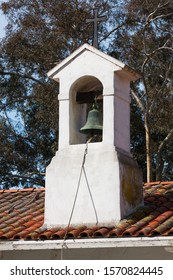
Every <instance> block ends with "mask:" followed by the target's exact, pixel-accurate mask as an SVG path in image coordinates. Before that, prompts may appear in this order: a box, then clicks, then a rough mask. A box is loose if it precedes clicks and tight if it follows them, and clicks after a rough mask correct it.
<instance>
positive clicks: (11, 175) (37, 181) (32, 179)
mask: <svg viewBox="0 0 173 280" xmlns="http://www.w3.org/2000/svg"><path fill="white" fill-rule="evenodd" d="M5 176H8V177H12V178H18V179H19V180H20V179H21V180H22V179H24V180H26V181H28V180H29V181H31V182H33V183H35V184H37V185H40V186H43V187H45V184H44V183H43V182H41V181H40V180H38V179H35V178H32V177H28V176H24V175H17V174H4V175H3V176H2V175H1V177H5ZM3 180H4V178H3ZM7 180H8V181H9V178H6V180H4V181H7Z"/></svg>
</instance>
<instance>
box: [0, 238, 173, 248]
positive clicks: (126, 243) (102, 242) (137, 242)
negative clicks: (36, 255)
mask: <svg viewBox="0 0 173 280" xmlns="http://www.w3.org/2000/svg"><path fill="white" fill-rule="evenodd" d="M64 244H65V245H66V246H64ZM150 246H152V247H153V246H154V247H173V236H167V237H133V238H99V239H96V238H92V239H75V240H73V239H67V240H65V241H64V240H63V239H62V240H48V241H47V240H44V241H24V240H22V241H21V240H20V241H4V242H1V243H0V251H12V250H54V249H56V250H61V249H62V247H65V248H67V249H92V248H121V247H150Z"/></svg>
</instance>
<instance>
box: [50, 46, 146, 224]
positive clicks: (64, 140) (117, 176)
mask: <svg viewBox="0 0 173 280" xmlns="http://www.w3.org/2000/svg"><path fill="white" fill-rule="evenodd" d="M48 76H49V77H50V78H52V79H54V80H55V81H57V82H58V83H59V84H60V93H59V149H58V151H57V153H56V155H55V157H54V158H53V159H52V161H51V163H50V165H49V166H48V167H47V170H46V200H45V203H46V204H45V224H47V225H49V226H60V227H66V226H67V224H68V222H69V218H70V215H71V213H72V207H73V205H74V200H75V196H76V190H77V188H78V187H79V188H78V193H77V198H76V203H75V207H74V211H73V215H72V218H71V225H73V226H74V225H75V226H78V225H87V226H90V225H91V226H92V225H95V224H96V223H98V224H99V225H100V226H102V225H105V226H113V225H115V224H116V223H117V222H119V220H120V219H122V218H123V217H125V216H126V215H128V214H129V213H130V212H132V211H133V210H134V209H135V208H136V207H138V206H139V205H141V204H142V203H143V198H142V177H141V172H140V170H139V168H138V165H137V163H136V161H135V160H134V159H133V158H132V156H131V153H130V81H134V80H136V79H138V78H139V75H138V74H137V73H136V72H135V71H134V70H132V69H131V68H130V67H128V66H127V65H125V64H124V63H122V62H120V61H118V60H116V59H114V58H112V57H110V56H108V55H106V54H104V53H103V52H101V51H99V50H98V49H96V48H94V47H92V46H89V45H88V44H84V45H83V46H81V47H80V48H79V49H77V50H76V51H75V52H74V53H72V54H71V55H70V56H69V57H67V58H66V59H65V60H64V61H62V62H61V63H60V64H58V65H57V66H56V67H54V68H53V69H52V70H51V71H49V73H48ZM98 88H101V89H102V92H103V135H102V142H96V143H89V144H88V150H87V155H86V158H85V165H84V166H85V174H84V172H82V176H81V180H80V185H79V178H80V172H81V166H82V162H83V158H84V151H85V148H86V137H85V136H84V135H83V134H81V133H80V132H79V130H80V128H81V127H82V126H83V125H84V123H85V122H86V104H80V103H79V102H77V94H78V93H79V92H87V93H88V94H90V92H92V91H94V90H96V89H98ZM86 179H87V182H86ZM78 185H79V186H78Z"/></svg>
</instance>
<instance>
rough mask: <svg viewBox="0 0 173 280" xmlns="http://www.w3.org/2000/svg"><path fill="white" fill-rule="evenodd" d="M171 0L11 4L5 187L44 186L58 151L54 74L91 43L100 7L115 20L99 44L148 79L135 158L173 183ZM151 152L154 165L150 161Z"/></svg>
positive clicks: (3, 61)
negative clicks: (88, 21)
mask: <svg viewBox="0 0 173 280" xmlns="http://www.w3.org/2000/svg"><path fill="white" fill-rule="evenodd" d="M171 2H172V1H171V0H170V1H169V0H154V1H148V0H128V1H125V0H122V1H118V0H116V1H105V0H98V1H84V0H74V1H57V0H51V1H45V0H31V1H28V0H9V1H7V2H4V3H2V4H1V9H2V11H3V12H4V14H5V15H6V17H7V20H8V25H7V28H6V36H5V37H4V38H3V39H2V40H1V41H0V49H1V52H0V89H1V90H0V132H1V133H0V141H1V147H0V155H1V156H0V182H1V184H0V186H1V188H9V187H12V186H19V187H20V186H21V187H29V186H44V177H45V168H46V166H47V165H48V164H49V162H50V160H51V158H52V157H53V155H54V154H55V152H56V150H57V142H58V99H57V96H58V84H57V83H55V82H54V81H52V80H50V79H48V77H47V72H48V71H49V70H50V69H51V68H52V67H54V66H55V64H57V63H59V62H60V61H62V60H63V59H64V58H65V57H67V56H68V55H69V54H70V53H71V52H73V51H74V50H75V49H77V48H78V47H79V46H80V45H82V44H83V43H85V42H89V43H90V44H91V42H92V25H91V24H86V23H85V20H86V18H91V17H92V13H93V8H94V7H97V9H98V11H99V15H100V16H102V15H107V18H108V19H107V21H106V22H103V23H100V26H99V46H100V48H101V49H102V50H103V51H105V52H107V53H108V54H110V55H112V56H114V57H116V58H118V59H120V60H122V61H123V62H125V63H127V64H128V65H130V66H132V67H134V68H135V69H137V70H139V71H140V72H141V73H142V79H141V80H140V81H139V82H137V83H135V84H132V86H131V89H132V91H131V92H132V109H131V111H132V113H131V118H132V123H131V138H132V152H133V154H134V156H135V157H136V158H137V160H138V162H139V163H140V165H141V166H142V168H143V172H144V179H146V178H147V177H146V174H148V173H150V179H151V175H153V179H156V178H157V179H159V180H160V179H162V180H171V179H172V174H173V173H172V171H173V170H172V169H173V163H172V158H173V151H172V148H171V147H172V142H173V116H172V115H173V113H172V112H173V108H172V107H173V102H172V101H173V100H172V99H173V94H172V93H173V89H172V74H173V68H172V59H173V47H172V43H173V41H172V34H173V33H172V29H173V27H172V26H173V24H172V23H173V22H172V21H173V20H172V19H173V17H172V15H173V8H172V5H171ZM146 153H147V160H146Z"/></svg>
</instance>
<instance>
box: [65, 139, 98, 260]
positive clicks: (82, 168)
mask: <svg viewBox="0 0 173 280" xmlns="http://www.w3.org/2000/svg"><path fill="white" fill-rule="evenodd" d="M92 139H93V136H92V137H91V138H90V139H89V140H88V141H87V142H86V148H85V151H84V155H83V161H82V166H81V170H80V174H79V180H78V184H77V189H76V193H75V198H74V202H73V206H72V210H71V214H70V218H69V221H68V225H67V228H66V232H65V235H64V238H63V243H62V248H61V260H63V249H64V248H67V245H66V244H65V240H66V238H67V234H68V230H69V227H70V224H71V220H72V216H73V212H74V209H75V205H76V200H77V197H78V193H79V187H80V182H81V178H82V171H83V172H84V175H85V180H86V183H87V187H88V191H89V194H90V197H91V201H92V205H93V208H94V213H95V216H96V224H98V216H97V212H96V208H95V205H94V200H93V197H92V193H91V190H90V186H89V183H88V179H87V176H86V171H85V167H84V165H85V160H86V155H87V153H88V144H89V143H90V142H91V141H92Z"/></svg>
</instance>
